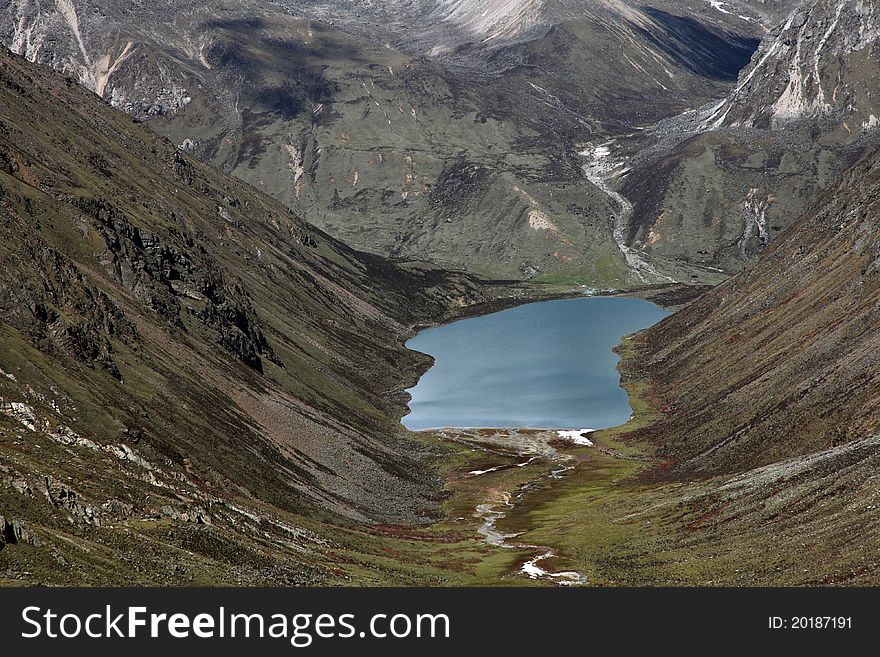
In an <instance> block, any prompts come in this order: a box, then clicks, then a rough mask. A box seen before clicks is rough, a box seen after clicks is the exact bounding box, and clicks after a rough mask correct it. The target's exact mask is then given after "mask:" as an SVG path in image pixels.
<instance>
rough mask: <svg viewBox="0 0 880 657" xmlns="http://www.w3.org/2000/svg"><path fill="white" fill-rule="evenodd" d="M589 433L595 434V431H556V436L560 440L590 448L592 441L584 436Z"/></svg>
mask: <svg viewBox="0 0 880 657" xmlns="http://www.w3.org/2000/svg"><path fill="white" fill-rule="evenodd" d="M591 433H596V430H595V429H576V430H574V431H557V432H556V434H557V435H558V436H559V437H560V438H562V440H567V441H569V442H572V443H574V444H575V445H582V446H584V447H592V446H593V441H592V440H590V439H589V438H587V437H586V436H587V435H588V434H591Z"/></svg>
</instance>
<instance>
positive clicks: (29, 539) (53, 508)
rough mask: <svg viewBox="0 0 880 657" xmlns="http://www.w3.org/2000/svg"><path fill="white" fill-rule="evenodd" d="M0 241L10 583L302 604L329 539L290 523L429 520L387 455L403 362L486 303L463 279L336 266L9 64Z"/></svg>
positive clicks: (336, 247) (373, 264) (4, 60)
mask: <svg viewBox="0 0 880 657" xmlns="http://www.w3.org/2000/svg"><path fill="white" fill-rule="evenodd" d="M0 234H2V237H0V265H2V266H0V334H2V338H0V342H2V345H3V348H2V350H0V456H2V458H0V500H2V503H0V510H2V511H0V515H2V516H3V518H0V539H2V540H0V549H2V547H3V545H4V543H15V542H21V543H22V545H24V544H28V545H29V546H30V547H29V548H28V550H25V551H15V552H13V553H10V551H9V550H2V552H0V555H2V563H3V564H4V565H5V566H6V567H7V568H8V569H11V571H9V572H13V571H14V572H15V573H18V575H16V576H15V577H16V578H21V577H24V578H25V579H30V580H31V581H34V580H36V581H39V578H40V577H42V576H43V575H41V574H39V573H45V572H48V573H49V574H48V575H46V576H47V577H50V580H51V581H78V582H97V581H116V582H119V581H129V582H137V581H152V582H158V581H164V580H165V579H167V578H171V577H174V572H173V571H174V569H175V568H177V566H174V563H182V564H188V565H185V566H181V567H182V568H183V569H184V570H185V571H186V572H187V573H188V574H187V576H186V577H189V578H190V581H192V579H193V578H196V579H197V578H199V577H202V576H204V577H207V578H208V580H210V581H227V582H230V583H232V582H233V581H235V580H234V578H235V577H239V576H243V577H245V578H246V580H248V581H277V582H304V581H309V580H310V578H312V577H314V576H316V575H315V573H317V572H318V571H322V569H321V568H319V567H317V566H315V565H314V563H315V559H318V556H315V554H312V553H313V552H314V551H315V550H317V549H318V548H319V547H320V544H321V541H322V540H324V539H320V538H319V537H318V536H313V530H311V529H307V527H308V525H303V524H302V523H306V522H315V521H314V520H312V521H308V518H312V519H314V518H321V517H332V518H336V521H335V522H336V525H339V524H340V523H342V524H344V523H345V522H351V521H357V522H361V523H365V522H379V521H381V522H390V523H412V522H416V523H418V522H421V521H423V519H424V517H425V516H426V515H430V514H431V513H432V509H434V508H435V507H436V504H437V496H438V493H439V482H438V481H437V480H436V477H435V476H434V475H433V474H432V473H431V472H430V470H429V469H427V467H426V466H425V463H424V459H425V454H424V451H423V448H422V447H419V446H418V445H414V444H412V443H411V442H410V441H409V440H407V439H405V438H404V437H401V436H399V435H398V433H399V432H400V430H401V429H400V425H399V424H398V419H399V418H400V417H401V416H402V415H403V414H404V412H405V405H404V403H403V402H404V398H403V393H402V392H400V391H401V390H402V389H403V388H404V387H406V386H407V385H409V384H411V383H412V381H413V379H414V378H415V377H416V376H417V374H418V372H420V371H421V370H422V369H423V368H424V366H425V361H424V357H422V356H420V355H417V354H413V353H411V352H408V351H406V350H405V349H404V347H403V340H404V338H405V336H406V335H408V333H409V331H410V327H411V326H412V325H413V324H414V323H418V322H424V321H428V320H431V319H434V318H436V317H439V316H442V315H443V313H444V312H446V310H447V309H448V308H451V307H455V306H460V305H465V304H467V303H470V302H473V301H476V300H480V299H481V298H483V296H484V295H485V294H487V293H488V291H489V290H488V288H486V287H485V286H483V285H481V284H480V283H478V282H477V281H475V280H474V279H471V278H468V277H466V276H455V275H450V274H446V273H443V272H440V271H438V270H435V269H432V268H431V267H429V266H424V265H419V264H417V263H409V264H392V263H390V262H387V261H384V260H381V259H378V258H376V257H374V256H369V255H365V254H362V253H358V252H355V251H352V250H351V249H350V248H348V247H346V246H344V245H342V244H340V243H339V242H336V241H334V240H333V239H332V238H330V237H328V236H327V235H325V234H324V233H322V232H320V231H319V230H317V229H315V228H313V227H312V226H310V225H308V224H306V223H305V222H303V221H302V220H301V219H299V218H298V217H296V216H295V215H293V214H292V213H291V212H290V211H289V210H288V209H286V208H284V207H283V206H282V205H281V204H279V203H278V202H277V201H274V200H272V199H270V198H269V197H267V196H265V195H263V194H261V193H260V192H258V191H256V190H253V189H252V188H250V187H248V186H247V185H245V184H244V183H242V182H240V181H238V180H236V179H234V178H230V177H227V176H225V175H222V174H220V173H217V172H216V171H214V170H212V169H210V168H208V167H206V166H204V165H202V164H201V163H199V162H198V161H197V160H195V159H193V158H191V157H190V156H188V155H185V154H181V153H180V151H179V150H178V149H177V148H175V147H174V146H173V145H172V144H170V143H168V142H167V141H165V140H163V139H160V138H159V137H157V136H156V135H155V134H154V133H153V132H152V131H150V130H149V129H148V128H146V127H144V126H143V125H139V124H138V123H137V122H136V121H134V120H132V119H131V118H128V117H126V116H125V115H124V114H122V113H120V112H118V111H117V110H115V109H113V108H112V107H110V106H109V105H108V104H106V103H104V102H103V101H101V100H100V99H99V98H98V97H97V96H95V95H94V94H92V93H91V92H89V91H86V90H85V89H83V88H82V87H81V86H80V85H79V84H78V83H77V81H76V80H75V79H74V78H70V77H67V78H64V77H62V76H61V75H60V74H57V73H54V72H52V71H50V70H48V69H43V68H40V67H35V66H33V65H30V64H28V63H27V62H26V61H25V60H24V59H22V58H19V57H18V56H15V55H11V54H9V53H6V52H4V53H0ZM168 523H171V525H169V524H168ZM172 525H173V526H172ZM175 527H176V529H175ZM199 527H201V528H205V531H204V532H201V531H197V528H199ZM71 543H73V544H76V545H79V546H81V548H82V549H79V548H77V549H75V550H73V551H72V553H71V550H70V549H69V548H70V544H71ZM31 548H32V549H31ZM276 551H278V553H277V554H275V553H276ZM177 552H185V553H186V556H183V557H180V559H181V560H178V558H177V557H174V556H173V555H174V554H175V553H177ZM271 554H275V556H273V557H272V559H271V561H268V560H269V558H270V555H271ZM279 554H280V555H281V556H280V557H279V556H278V555H279ZM309 554H312V556H311V557H309V556H303V555H309ZM16 555H18V556H16ZM9 559H11V560H12V561H9ZM16 559H21V560H22V561H16ZM120 559H122V561H123V562H125V561H128V562H129V563H131V564H132V570H131V571H130V572H126V571H125V570H124V569H123V570H119V569H118V565H119V563H120ZM59 564H61V565H63V568H61V567H59ZM309 564H311V565H309ZM190 568H191V570H190ZM316 568H317V570H316ZM34 569H37V570H36V571H35V570H34ZM53 569H54V570H53ZM264 569H265V570H264ZM25 571H26V572H30V573H33V572H38V574H36V575H33V574H32V575H29V576H25V575H21V573H22V572H25ZM4 572H5V571H4ZM65 572H66V573H67V574H66V575H64V574H63V573H65ZM322 572H324V576H326V574H327V571H322ZM243 573H247V574H245V575H243ZM0 578H4V575H3V573H2V572H0ZM59 578H60V579H59ZM65 578H66V579H65ZM144 578H145V579H144ZM184 579H186V578H184ZM168 581H170V580H168Z"/></svg>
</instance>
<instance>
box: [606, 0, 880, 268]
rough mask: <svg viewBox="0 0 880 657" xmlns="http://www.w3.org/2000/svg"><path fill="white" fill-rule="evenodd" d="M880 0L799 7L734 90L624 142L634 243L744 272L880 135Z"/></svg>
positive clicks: (622, 167) (623, 179)
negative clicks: (879, 53) (879, 52)
mask: <svg viewBox="0 0 880 657" xmlns="http://www.w3.org/2000/svg"><path fill="white" fill-rule="evenodd" d="M877 12H878V6H877V4H876V3H874V2H855V1H850V0H839V1H838V0H834V1H825V0H819V1H813V2H807V3H803V4H801V5H799V6H797V7H796V8H795V9H794V10H793V11H792V13H790V14H789V15H788V16H787V18H785V20H784V21H782V22H781V23H780V24H779V25H778V26H777V27H776V28H774V29H773V30H772V31H771V32H770V33H769V34H768V36H767V37H766V38H765V39H764V40H763V41H762V44H761V47H760V48H759V50H758V51H757V52H756V53H755V55H754V57H753V59H752V62H751V64H750V65H749V66H748V67H747V68H745V69H744V70H743V71H742V73H741V74H740V77H739V81H738V83H737V85H736V86H735V88H734V89H733V90H732V91H731V92H730V94H728V96H727V97H726V98H724V99H723V100H721V101H720V102H717V103H710V104H708V105H706V106H705V107H703V108H701V109H700V110H696V111H692V112H688V113H686V114H684V115H682V116H680V117H678V118H676V119H672V120H669V121H664V122H661V123H660V124H658V125H657V126H655V127H653V128H652V129H651V130H649V131H647V134H646V135H639V138H638V139H630V140H629V143H627V140H625V139H624V140H621V141H619V142H618V143H616V144H615V145H614V150H615V151H616V152H617V153H619V154H620V160H619V161H618V162H617V163H616V164H617V166H618V168H617V170H616V171H615V172H614V173H615V174H616V176H617V177H616V182H617V184H618V185H619V188H620V192H621V193H622V194H623V195H624V196H625V197H626V198H629V199H632V202H633V206H634V210H633V213H632V214H631V216H630V219H629V221H628V222H627V226H626V233H627V238H626V240H627V243H628V244H629V245H631V246H632V247H634V248H636V249H643V250H645V251H647V252H650V253H651V254H653V255H654V257H655V258H656V257H667V258H685V259H688V260H691V261H694V262H699V263H701V264H704V265H707V266H714V267H718V268H722V269H724V270H726V271H736V270H738V269H739V268H741V267H742V266H743V264H744V263H746V262H748V261H749V260H750V259H751V258H753V257H754V256H755V255H756V254H757V253H758V252H760V251H761V250H762V249H763V248H765V247H766V245H767V244H769V243H770V242H771V241H772V240H773V239H775V238H776V237H777V236H778V235H779V234H781V233H782V232H783V231H784V230H785V229H786V228H787V227H788V226H789V225H790V224H791V223H792V222H793V221H794V220H795V219H796V218H797V217H798V216H800V214H801V213H802V212H803V211H804V210H806V208H807V207H809V205H810V204H811V203H812V202H813V201H814V200H815V199H816V198H817V196H818V195H819V194H820V193H821V192H822V191H823V190H826V189H828V188H829V187H830V185H831V184H832V183H833V182H834V181H835V180H837V178H838V177H839V176H840V175H841V173H842V172H843V171H844V170H846V169H847V168H848V167H849V166H850V165H851V164H852V163H853V162H854V161H855V160H856V159H858V157H859V156H860V155H861V154H862V153H863V152H864V149H865V148H866V147H867V146H869V145H870V144H872V143H875V142H876V139H877V127H878V126H880V124H878V119H877V116H880V110H878V108H877V107H876V101H875V99H874V98H873V94H872V90H873V89H875V88H876V84H877V80H878V73H880V71H878V68H877V57H876V49H877V47H878V46H877V41H878V39H877V37H878V34H880V33H878V31H877V15H878V14H877Z"/></svg>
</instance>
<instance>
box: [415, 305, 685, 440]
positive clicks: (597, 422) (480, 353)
mask: <svg viewBox="0 0 880 657" xmlns="http://www.w3.org/2000/svg"><path fill="white" fill-rule="evenodd" d="M668 314H669V313H667V312H666V311H665V310H662V309H661V308H659V307H657V306H655V305H654V304H652V303H649V302H647V301H643V300H641V299H629V298H609V297H595V298H584V299H571V300H564V301H547V302H542V303H534V304H530V305H527V306H520V307H519V308H513V309H511V310H505V311H503V312H499V313H495V314H492V315H486V316H484V317H474V318H472V319H465V320H462V321H459V322H455V323H454V324H448V325H446V326H438V327H436V328H431V329H428V330H426V331H423V332H422V333H419V334H418V335H417V336H416V337H414V338H413V339H412V340H410V341H409V342H407V347H409V348H410V349H413V350H415V351H420V352H422V353H426V354H430V355H431V356H433V357H434V359H435V360H436V364H435V365H434V367H432V368H431V370H430V371H429V372H428V373H427V374H425V375H424V376H423V377H422V379H421V380H420V381H419V383H418V385H417V386H416V387H415V388H412V389H410V390H409V392H410V394H411V395H412V401H411V402H410V404H409V407H410V411H411V412H410V414H409V415H407V416H406V417H405V418H404V419H403V424H404V425H405V426H406V427H407V428H409V429H412V430H416V431H418V430H421V429H434V428H441V427H444V428H453V427H455V428H465V427H467V428H475V427H485V428H489V427H507V428H553V429H602V428H607V427H613V426H617V425H620V424H623V423H624V422H626V421H627V420H628V419H629V417H630V415H631V413H632V408H631V407H630V405H629V399H628V397H627V394H626V393H625V392H624V391H623V389H622V388H621V387H620V376H619V374H618V372H617V369H616V366H617V362H618V357H617V355H616V354H614V353H613V352H612V349H613V347H615V346H616V345H617V344H619V343H620V340H621V338H622V337H623V336H625V335H628V334H630V333H634V332H636V331H638V330H640V329H644V328H648V327H649V326H653V325H654V324H656V323H657V322H659V321H660V320H661V319H663V318H664V317H666V316H667V315H668Z"/></svg>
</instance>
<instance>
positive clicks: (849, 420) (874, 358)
mask: <svg viewBox="0 0 880 657" xmlns="http://www.w3.org/2000/svg"><path fill="white" fill-rule="evenodd" d="M878 189H880V154H878V153H877V152H876V151H875V152H874V153H873V154H871V155H869V156H868V157H866V158H865V159H864V160H863V161H862V162H860V163H859V164H858V165H857V166H856V167H855V168H854V169H852V170H851V171H849V172H847V174H846V175H845V176H844V177H843V178H842V180H841V182H840V184H838V185H837V186H835V187H834V188H833V189H832V190H830V191H829V192H827V193H826V194H824V195H823V196H822V197H821V198H820V199H819V201H818V202H817V204H816V205H814V206H813V207H812V209H810V210H809V212H808V213H807V214H806V215H805V216H804V218H802V219H801V220H800V221H798V222H797V223H796V224H795V225H793V226H792V227H791V228H790V229H789V230H788V231H787V232H786V233H785V234H784V235H783V236H782V237H780V238H779V240H778V241H777V242H775V243H774V244H773V245H772V246H771V247H770V248H769V249H768V252H767V253H766V254H765V256H764V257H763V258H762V259H761V260H760V261H759V262H758V263H757V264H756V265H755V266H753V267H750V268H748V269H747V270H746V271H744V272H743V273H741V274H739V275H738V276H736V277H734V278H733V279H731V280H730V281H728V282H726V283H725V284H723V285H721V286H720V287H718V288H717V289H715V290H713V291H711V292H709V293H708V294H707V295H706V296H704V297H703V298H702V299H700V300H699V301H697V302H696V303H694V304H693V305H692V306H691V307H689V308H687V309H686V310H684V311H682V312H680V313H679V314H677V315H675V316H673V317H671V318H669V319H667V320H666V321H664V322H663V323H661V324H660V325H658V326H657V327H655V328H653V329H651V330H650V331H649V332H648V333H647V334H646V335H645V336H644V343H643V349H644V355H645V358H646V362H645V365H644V366H645V370H646V372H647V373H649V374H650V376H651V377H652V378H653V379H654V380H655V381H657V382H658V386H659V387H658V390H659V391H660V393H661V395H662V397H663V398H664V399H665V402H666V407H665V416H666V417H665V420H664V421H663V422H662V423H661V424H659V425H658V426H657V427H655V429H653V430H652V431H651V436H652V437H653V439H655V440H657V441H659V442H661V444H662V448H663V449H662V451H663V453H664V454H665V456H666V458H668V460H669V463H668V467H669V468H671V469H672V470H673V471H676V472H679V473H680V472H682V471H683V472H687V473H695V472H696V473H713V472H733V471H739V470H745V469H749V468H752V467H755V466H762V465H766V464H770V463H774V462H778V461H781V460H783V459H785V458H788V457H794V456H801V455H807V454H812V453H816V452H819V451H821V450H824V449H828V448H836V447H839V446H842V445H847V446H849V445H850V444H856V443H859V442H860V441H863V440H866V439H869V438H871V437H872V436H873V435H874V434H875V433H876V432H877V430H878V427H880V350H878V348H880V331H878V328H877V327H878V320H880V316H878V309H880V276H878V273H880V226H878V216H880V214H878V213H880V203H878V198H880V197H878ZM872 444H873V443H872ZM871 449H872V450H873V449H874V447H872V448H871Z"/></svg>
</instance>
